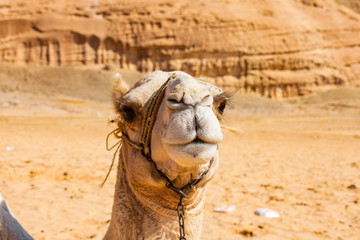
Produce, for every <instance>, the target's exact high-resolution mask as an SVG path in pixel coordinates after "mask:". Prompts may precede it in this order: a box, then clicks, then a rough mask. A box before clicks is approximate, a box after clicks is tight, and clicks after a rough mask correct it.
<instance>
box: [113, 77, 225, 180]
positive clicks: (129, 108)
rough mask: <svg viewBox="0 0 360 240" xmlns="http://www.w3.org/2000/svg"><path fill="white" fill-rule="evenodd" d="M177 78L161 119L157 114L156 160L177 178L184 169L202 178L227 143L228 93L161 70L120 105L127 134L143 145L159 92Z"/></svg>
mask: <svg viewBox="0 0 360 240" xmlns="http://www.w3.org/2000/svg"><path fill="white" fill-rule="evenodd" d="M173 74H175V75H176V76H175V77H174V78H173V79H172V80H170V82H169V84H168V86H167V88H166V90H165V94H164V97H163V99H162V102H161V105H160V108H159V111H158V112H157V115H156V116H151V117H154V118H156V120H155V123H154V126H153V129H152V135H151V157H152V159H153V160H154V161H155V162H156V164H157V165H158V167H159V168H160V169H161V170H162V171H164V172H165V173H167V175H168V176H169V177H171V176H173V177H176V176H175V175H178V174H179V173H180V172H181V170H184V172H183V173H195V174H197V173H196V172H198V171H199V170H200V169H201V168H207V167H208V166H209V163H210V161H211V160H217V156H218V144H219V143H220V142H221V141H222V139H223V135H222V132H221V126H220V123H219V119H220V118H221V115H222V113H223V110H224V108H225V105H226V101H227V99H226V97H224V96H225V94H224V93H223V91H222V90H221V89H220V88H218V87H215V86H213V85H211V84H208V83H206V82H202V81H199V80H196V79H194V78H193V77H192V76H190V75H188V74H186V73H184V72H180V71H177V72H162V71H156V72H153V73H150V74H148V75H146V76H145V77H144V78H143V79H142V80H140V81H139V82H137V83H136V84H135V86H134V87H133V88H132V89H131V90H130V91H129V92H127V93H126V94H125V95H124V96H122V97H121V99H120V100H119V101H118V102H116V101H115V107H116V109H118V111H119V113H120V114H121V116H122V119H123V121H122V122H123V123H124V125H125V129H124V133H125V134H127V135H128V136H129V138H130V139H131V140H132V141H133V142H137V143H138V142H139V141H140V137H141V131H142V127H143V125H144V116H145V115H146V111H147V109H148V108H149V106H150V105H151V101H152V96H153V93H154V92H156V91H157V90H158V89H159V88H160V87H161V85H162V84H163V83H164V82H166V80H167V79H169V77H170V76H171V75H173ZM117 104H118V105H117ZM214 165H216V166H217V164H214ZM172 170H175V171H176V174H175V173H174V172H172ZM179 171H180V172H179ZM194 171H195V172H194ZM200 171H201V170H200ZM180 174H181V173H180ZM171 178H172V177H171Z"/></svg>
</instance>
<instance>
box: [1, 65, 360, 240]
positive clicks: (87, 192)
mask: <svg viewBox="0 0 360 240" xmlns="http://www.w3.org/2000/svg"><path fill="white" fill-rule="evenodd" d="M27 69H30V70H24V69H23V68H19V69H13V72H12V73H11V74H10V75H11V76H13V77H14V76H15V77H16V76H19V77H18V79H15V77H14V79H12V81H9V82H11V84H13V85H9V83H7V82H6V81H5V80H2V81H1V97H0V192H1V194H2V195H3V197H4V198H5V199H6V201H7V203H8V205H9V207H10V209H11V210H12V212H13V213H14V215H15V216H16V217H17V219H18V220H19V221H20V222H21V223H22V224H23V226H24V228H25V229H27V231H28V232H29V233H30V234H31V235H32V236H33V237H34V238H35V239H39V240H44V239H47V240H65V239H66V240H68V239H101V238H102V236H103V235H104V234H105V231H106V229H107V227H108V223H109V220H110V215H111V207H112V200H113V192H114V184H115V175H116V171H115V168H114V169H113V171H112V172H111V175H110V177H109V179H108V181H107V182H106V184H105V186H104V187H102V188H100V187H99V185H100V184H101V182H102V181H103V179H104V177H105V175H106V172H107V170H108V167H109V166H110V163H111V158H112V155H113V153H112V152H107V151H106V150H105V138H106V135H107V134H108V133H109V132H110V131H111V130H113V129H114V128H116V127H115V126H114V125H112V124H110V123H109V120H111V119H112V118H113V117H114V116H115V115H114V113H113V111H112V108H111V104H110V97H109V94H108V93H109V91H110V90H109V89H107V87H109V86H110V84H109V82H110V80H108V81H107V82H106V83H104V85H101V86H103V88H91V87H89V86H86V85H85V83H86V81H83V82H81V81H79V82H74V81H68V83H70V82H72V84H74V86H77V87H79V86H80V87H82V88H71V87H69V89H73V90H74V89H75V90H74V92H72V91H70V90H69V89H66V88H61V87H59V86H63V85H62V80H61V79H58V81H57V82H56V83H57V85H56V86H54V85H51V84H41V88H40V87H39V86H40V85H39V86H37V85H36V84H31V76H35V75H36V73H37V72H36V71H40V70H38V68H27ZM63 70H64V69H62V70H61V69H60V70H59V71H63ZM21 71H30V72H31V74H30V78H29V79H27V80H26V81H25V80H24V79H23V78H22V77H23V75H21V74H20V73H21ZM67 71H70V75H73V74H74V71H73V70H72V69H70V70H69V69H67ZM76 71H80V70H76ZM76 71H75V73H76ZM86 71H97V72H98V74H99V75H100V77H99V78H102V79H104V78H105V77H106V76H110V74H111V73H108V72H104V71H101V70H86ZM18 72H20V73H18ZM3 73H4V71H3ZM15 73H16V74H18V75H16V74H15ZM26 73H27V72H25V73H24V76H28V75H26ZM10 75H7V76H10ZM40 75H44V74H40ZM45 75H46V74H45ZM80 75H81V74H80ZM80 75H79V76H80ZM5 77H6V76H5ZM5 77H4V76H3V79H5ZM45 78H46V77H44V79H42V80H44V81H46V79H45ZM39 81H40V80H39ZM77 84H78V85H77ZM99 84H100V83H99ZM84 91H87V93H86V94H85V93H84ZM81 92H82V93H83V95H80V93H81ZM79 95H80V96H79ZM94 96H95V97H94ZM96 96H101V97H98V98H97V97H96ZM104 96H105V97H104ZM106 96H107V97H108V98H107V97H106ZM359 103H360V89H357V88H354V87H342V88H338V89H335V90H331V91H329V92H325V93H322V94H317V95H313V96H309V97H306V98H292V99H288V100H269V99H267V98H262V97H256V96H252V95H240V94H236V95H235V96H234V101H233V104H232V107H231V108H230V109H227V110H228V111H227V115H226V117H225V121H224V124H225V125H227V126H231V127H235V128H238V129H240V130H241V131H243V134H242V135H234V134H232V133H229V132H226V131H225V139H224V142H223V143H222V144H221V146H220V156H221V162H220V168H219V170H218V172H217V174H216V177H215V179H214V180H213V181H212V182H210V183H209V185H208V186H209V187H208V191H207V200H206V205H205V214H204V223H203V234H202V239H243V238H250V239H334V240H335V239H343V240H348V239H353V240H357V239H359V236H360V228H359V226H360V181H359V179H360V104H359ZM221 205H234V206H235V209H234V210H233V211H232V212H228V213H219V212H214V210H213V209H214V208H216V207H219V206H221ZM257 208H268V209H271V210H274V211H276V212H277V213H278V214H279V215H280V217H279V218H267V217H262V216H258V215H255V214H254V212H255V210H256V209H257Z"/></svg>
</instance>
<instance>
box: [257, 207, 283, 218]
mask: <svg viewBox="0 0 360 240" xmlns="http://www.w3.org/2000/svg"><path fill="white" fill-rule="evenodd" d="M255 214H256V215H259V216H262V217H268V218H279V217H280V215H279V214H278V213H277V212H275V211H273V210H270V209H267V208H258V209H256V210H255Z"/></svg>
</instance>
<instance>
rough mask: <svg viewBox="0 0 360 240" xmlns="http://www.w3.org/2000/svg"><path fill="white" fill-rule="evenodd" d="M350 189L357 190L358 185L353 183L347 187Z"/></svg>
mask: <svg viewBox="0 0 360 240" xmlns="http://www.w3.org/2000/svg"><path fill="white" fill-rule="evenodd" d="M347 188H348V189H351V190H355V189H356V185H355V184H351V185H349V186H348V187H347Z"/></svg>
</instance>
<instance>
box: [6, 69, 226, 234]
mask: <svg viewBox="0 0 360 240" xmlns="http://www.w3.org/2000/svg"><path fill="white" fill-rule="evenodd" d="M228 101H229V94H227V93H226V92H223V91H222V90H221V89H220V88H218V87H215V86H213V85H211V84H208V83H206V82H202V81H199V80H197V79H195V78H193V77H192V76H190V75H188V74H186V73H184V72H181V71H175V72H163V71H155V72H153V73H150V74H147V75H145V76H144V77H143V79H141V80H139V81H138V82H137V83H136V84H135V85H134V86H133V87H132V88H129V87H128V86H127V85H126V84H124V82H123V81H121V80H120V81H118V84H117V85H116V87H115V89H114V91H113V103H114V107H115V110H116V111H117V113H118V118H117V119H116V120H115V121H116V122H117V125H118V128H117V129H116V130H115V131H113V132H112V133H113V134H114V135H115V136H116V137H118V138H119V145H118V148H117V150H119V163H118V167H117V177H116V184H115V194H114V202H113V208H112V215H111V220H110V225H109V228H108V230H107V232H106V234H105V236H104V238H103V239H104V240H113V239H179V238H180V239H200V234H201V227H202V218H203V208H204V201H205V192H206V185H207V183H208V182H209V181H210V180H211V179H212V178H213V177H214V174H215V172H216V170H217V168H218V164H219V156H218V149H219V143H220V142H221V141H222V139H223V134H222V131H221V125H220V121H221V118H222V115H223V112H224V109H225V107H226V105H227V103H228ZM11 216H12V215H11ZM7 217H8V216H5V221H4V219H3V218H4V217H2V215H1V210H0V236H2V238H0V239H32V238H31V237H30V236H29V237H27V236H28V235H24V236H26V237H23V238H16V237H15V238H14V237H12V236H10V237H9V236H7V237H6V236H5V237H4V236H3V235H4V234H5V235H6V234H9V233H8V232H7V231H6V229H7V226H6V225H7V224H8V225H9V224H14V226H15V227H13V230H14V228H15V231H14V232H15V233H16V232H21V233H26V232H25V230H23V229H22V227H21V226H20V225H19V224H18V223H17V221H16V220H15V221H16V222H11V221H8V222H7V219H6V218H7ZM15 233H14V234H15ZM16 236H17V235H16Z"/></svg>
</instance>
